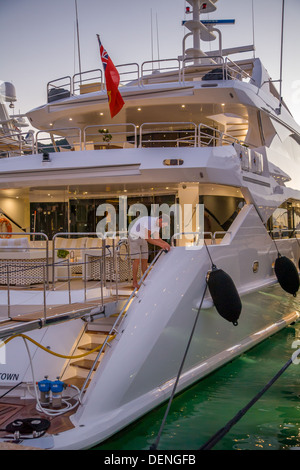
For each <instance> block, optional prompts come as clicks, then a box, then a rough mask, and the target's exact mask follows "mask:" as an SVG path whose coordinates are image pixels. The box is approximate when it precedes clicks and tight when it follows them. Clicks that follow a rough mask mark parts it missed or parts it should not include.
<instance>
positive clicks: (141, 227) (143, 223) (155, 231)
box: [129, 216, 159, 239]
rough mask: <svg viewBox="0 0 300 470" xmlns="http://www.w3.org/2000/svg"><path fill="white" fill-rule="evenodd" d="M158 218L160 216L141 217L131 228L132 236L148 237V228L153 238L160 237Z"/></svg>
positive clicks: (134, 237) (130, 233) (130, 234)
mask: <svg viewBox="0 0 300 470" xmlns="http://www.w3.org/2000/svg"><path fill="white" fill-rule="evenodd" d="M157 220H158V217H147V216H145V217H140V218H139V219H137V220H136V222H134V224H133V226H132V227H131V228H130V230H129V236H130V238H132V239H137V238H143V239H145V238H148V230H150V232H151V238H159V226H158V225H156V221H157Z"/></svg>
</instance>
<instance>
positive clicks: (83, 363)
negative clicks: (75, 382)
mask: <svg viewBox="0 0 300 470" xmlns="http://www.w3.org/2000/svg"><path fill="white" fill-rule="evenodd" d="M93 364H94V361H93V360H91V359H80V360H79V361H75V362H72V363H71V364H70V365H71V366H74V367H80V368H81V369H88V370H91V368H92V366H93ZM97 367H98V364H96V365H95V367H94V369H93V370H96V369H97Z"/></svg>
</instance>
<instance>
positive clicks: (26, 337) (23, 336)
mask: <svg viewBox="0 0 300 470" xmlns="http://www.w3.org/2000/svg"><path fill="white" fill-rule="evenodd" d="M115 336H116V335H113V336H112V337H111V338H109V339H108V341H107V342H110V341H112V340H113V339H114V338H115ZM18 337H21V338H24V339H27V340H28V341H31V342H32V343H33V344H35V345H36V346H38V347H39V348H41V349H43V350H44V351H46V352H47V353H49V354H52V355H53V356H57V357H61V358H63V359H80V358H82V357H85V356H88V355H89V354H92V353H94V352H96V351H99V349H101V347H102V344H99V346H97V347H96V348H94V349H91V351H88V352H86V353H82V354H79V355H78V356H65V355H64V354H59V353H55V352H53V351H50V349H47V348H45V347H44V346H42V345H41V344H40V343H38V342H37V341H35V340H34V339H32V338H29V336H26V335H23V334H18V335H14V336H11V337H10V338H8V339H6V340H5V341H3V343H2V344H0V347H1V346H2V345H3V344H7V343H9V341H11V340H12V339H14V338H18Z"/></svg>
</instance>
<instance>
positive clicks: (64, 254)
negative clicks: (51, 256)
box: [57, 250, 69, 259]
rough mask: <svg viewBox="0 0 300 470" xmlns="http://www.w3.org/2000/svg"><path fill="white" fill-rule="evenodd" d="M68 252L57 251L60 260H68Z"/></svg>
mask: <svg viewBox="0 0 300 470" xmlns="http://www.w3.org/2000/svg"><path fill="white" fill-rule="evenodd" d="M68 254H69V252H68V250H57V257H58V258H63V259H64V258H66V257H67V256H68Z"/></svg>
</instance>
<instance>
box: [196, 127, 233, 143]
mask: <svg viewBox="0 0 300 470" xmlns="http://www.w3.org/2000/svg"><path fill="white" fill-rule="evenodd" d="M201 128H206V129H209V130H211V131H214V132H215V133H216V134H218V135H216V136H214V135H210V134H205V133H203V132H202V131H201ZM201 136H204V137H205V138H208V139H210V140H209V142H208V143H206V142H203V141H202V140H201ZM224 137H225V139H224ZM227 137H228V140H227V139H226V138H227ZM229 139H231V140H229ZM216 141H219V142H221V145H222V144H223V142H225V143H228V144H230V145H231V144H232V143H236V144H239V145H242V141H240V140H239V139H237V138H236V137H233V136H232V135H230V134H226V133H225V132H222V131H220V130H218V129H216V128H215V127H210V126H208V125H206V124H203V123H200V124H198V147H201V146H202V145H206V146H207V147H209V146H210V144H211V142H216ZM201 144H202V145H201Z"/></svg>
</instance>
